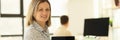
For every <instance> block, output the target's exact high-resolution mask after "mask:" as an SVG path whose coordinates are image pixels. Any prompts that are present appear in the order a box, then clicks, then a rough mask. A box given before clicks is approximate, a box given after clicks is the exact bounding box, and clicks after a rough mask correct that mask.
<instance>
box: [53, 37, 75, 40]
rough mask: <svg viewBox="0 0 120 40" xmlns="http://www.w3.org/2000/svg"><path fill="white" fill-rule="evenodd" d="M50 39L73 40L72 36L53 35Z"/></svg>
mask: <svg viewBox="0 0 120 40" xmlns="http://www.w3.org/2000/svg"><path fill="white" fill-rule="evenodd" d="M51 40H75V37H74V36H53V37H52V39H51Z"/></svg>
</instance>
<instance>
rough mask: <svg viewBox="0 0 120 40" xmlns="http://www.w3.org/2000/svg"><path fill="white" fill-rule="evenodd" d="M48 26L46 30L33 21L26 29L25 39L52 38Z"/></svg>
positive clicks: (44, 39) (48, 39)
mask: <svg viewBox="0 0 120 40" xmlns="http://www.w3.org/2000/svg"><path fill="white" fill-rule="evenodd" d="M47 28H48V27H46V30H44V29H43V28H42V27H41V26H40V25H39V24H37V23H36V22H33V24H31V25H30V26H29V28H28V29H27V30H25V34H24V40H50V37H49V32H48V29H47Z"/></svg>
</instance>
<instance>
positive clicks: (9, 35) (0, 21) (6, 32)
mask: <svg viewBox="0 0 120 40" xmlns="http://www.w3.org/2000/svg"><path fill="white" fill-rule="evenodd" d="M22 6H23V3H22V0H0V36H1V37H0V40H16V39H17V40H22V39H23V30H24V29H23V27H24V26H23V25H24V23H23V22H24V20H23V11H22V10H23V7H22Z"/></svg>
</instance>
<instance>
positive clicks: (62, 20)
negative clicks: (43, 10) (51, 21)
mask: <svg viewBox="0 0 120 40" xmlns="http://www.w3.org/2000/svg"><path fill="white" fill-rule="evenodd" d="M68 21H69V18H68V16H67V15H63V16H61V17H60V22H61V24H62V25H64V24H67V23H68Z"/></svg>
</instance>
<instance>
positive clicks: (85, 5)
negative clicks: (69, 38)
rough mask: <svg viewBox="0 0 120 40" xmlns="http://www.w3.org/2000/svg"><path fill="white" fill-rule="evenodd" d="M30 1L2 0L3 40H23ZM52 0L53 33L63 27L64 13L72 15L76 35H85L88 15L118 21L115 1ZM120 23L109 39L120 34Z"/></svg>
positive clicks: (0, 28) (0, 31) (0, 36)
mask: <svg viewBox="0 0 120 40" xmlns="http://www.w3.org/2000/svg"><path fill="white" fill-rule="evenodd" d="M30 1H31V0H0V40H23V35H24V30H25V29H26V15H27V11H28V7H29V4H30ZM49 1H50V3H51V9H52V12H51V21H52V25H51V27H49V32H50V34H51V35H52V33H54V31H55V30H56V29H57V28H58V27H59V26H60V19H59V18H60V16H61V15H68V16H69V19H70V21H69V22H70V23H69V26H70V27H69V30H70V31H71V32H72V34H73V35H83V30H84V19H85V18H101V17H110V20H111V21H112V23H114V20H113V19H114V17H113V16H114V15H113V10H114V9H116V6H115V0H49ZM116 19H118V20H117V21H119V19H120V18H119V17H118V18H116ZM117 24H119V23H117ZM117 24H116V23H114V25H113V27H110V28H109V31H110V32H109V36H108V37H107V38H108V40H114V39H112V38H114V37H113V35H114V34H116V35H117V34H118V35H119V33H120V32H119V31H117V30H120V27H118V26H119V25H117ZM116 25H117V27H116ZM116 28H117V29H116ZM114 29H115V30H114ZM116 32H117V33H116ZM115 38H117V36H115Z"/></svg>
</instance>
